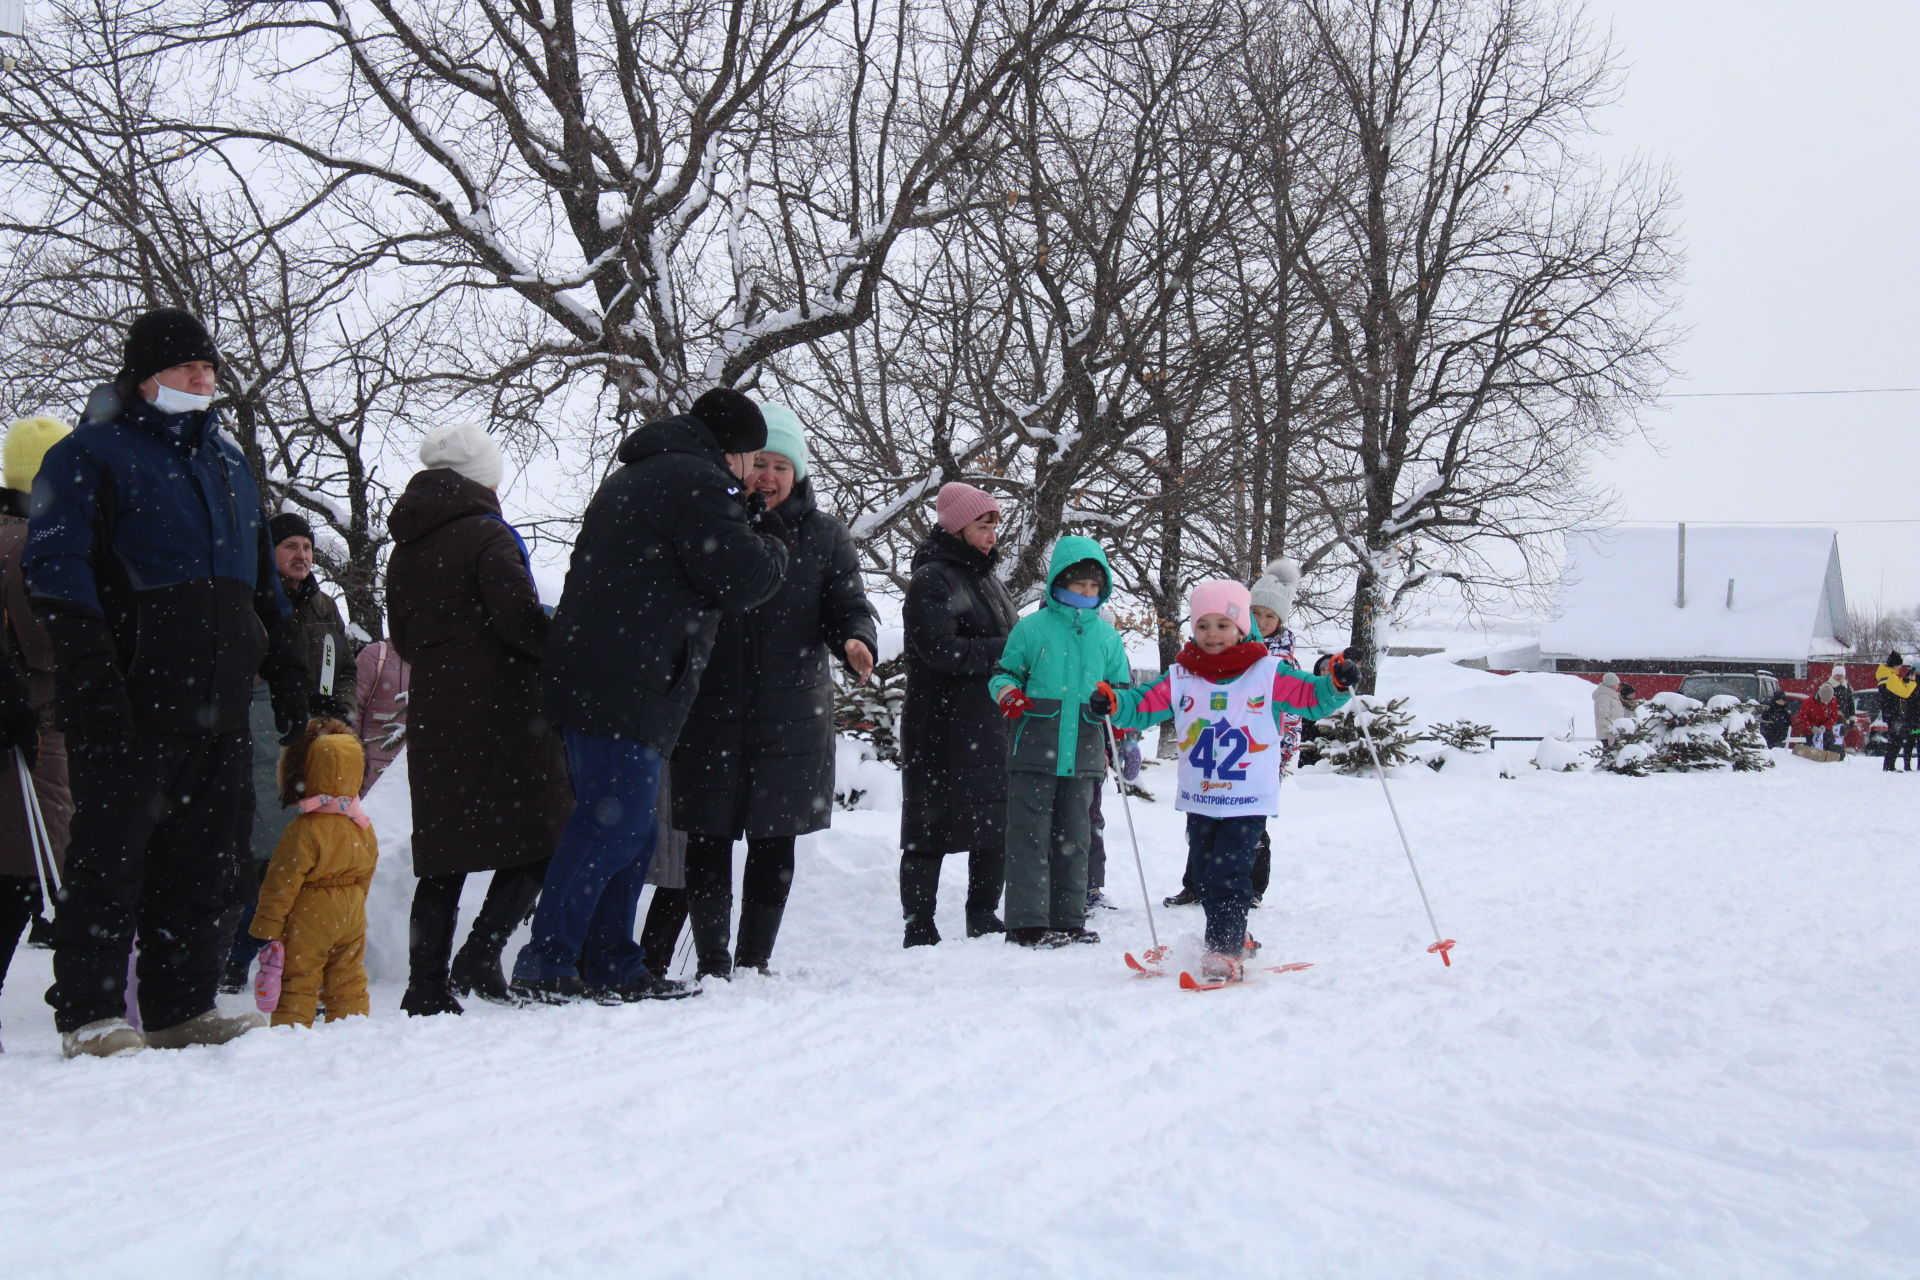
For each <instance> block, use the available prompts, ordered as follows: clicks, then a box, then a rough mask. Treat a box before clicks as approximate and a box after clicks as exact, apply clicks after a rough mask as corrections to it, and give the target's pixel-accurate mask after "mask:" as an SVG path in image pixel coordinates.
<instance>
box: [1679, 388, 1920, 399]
mask: <svg viewBox="0 0 1920 1280" xmlns="http://www.w3.org/2000/svg"><path fill="white" fill-rule="evenodd" d="M1916 391H1920V387H1845V388H1842V389H1840V390H1837V391H1672V392H1668V393H1667V394H1666V395H1662V396H1656V397H1654V398H1655V399H1657V400H1718V399H1722V398H1725V397H1727V396H1893V395H1906V394H1910V393H1913V392H1916Z"/></svg>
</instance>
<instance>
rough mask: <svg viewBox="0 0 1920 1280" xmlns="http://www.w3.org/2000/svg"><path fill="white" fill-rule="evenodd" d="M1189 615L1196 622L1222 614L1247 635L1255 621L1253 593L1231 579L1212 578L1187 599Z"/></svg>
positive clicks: (1242, 633) (1195, 589) (1196, 588)
mask: <svg viewBox="0 0 1920 1280" xmlns="http://www.w3.org/2000/svg"><path fill="white" fill-rule="evenodd" d="M1187 613H1188V616H1189V617H1191V618H1192V619H1193V620H1194V621H1195V622H1198V621H1199V620H1200V619H1202V618H1204V617H1206V616H1207V615H1208V614H1210V613H1217V614H1220V615H1221V616H1223V617H1225V618H1226V619H1227V621H1229V622H1231V623H1233V624H1234V625H1235V626H1237V627H1239V628H1240V634H1241V635H1246V634H1247V632H1248V630H1249V628H1250V626H1251V623H1252V619H1253V593H1252V592H1250V591H1248V590H1247V589H1246V588H1245V587H1243V586H1241V585H1240V584H1239V583H1237V582H1235V581H1234V580H1233V579H1231V578H1210V579H1208V580H1207V581H1205V582H1203V583H1201V584H1200V585H1199V586H1197V587H1195V588H1194V589H1193V594H1192V595H1190V596H1188V597H1187Z"/></svg>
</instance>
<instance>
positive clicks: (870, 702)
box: [833, 654, 907, 765]
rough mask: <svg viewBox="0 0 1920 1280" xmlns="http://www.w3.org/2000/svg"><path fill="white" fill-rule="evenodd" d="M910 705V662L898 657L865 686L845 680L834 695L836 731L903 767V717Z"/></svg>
mask: <svg viewBox="0 0 1920 1280" xmlns="http://www.w3.org/2000/svg"><path fill="white" fill-rule="evenodd" d="M906 705H907V658H906V655H905V654H896V655H894V656H893V657H891V658H888V659H887V660H886V661H885V662H882V663H879V664H877V665H876V666H875V667H874V669H873V678H872V679H870V680H868V681H867V683H865V684H859V683H857V682H855V681H852V680H842V681H840V683H839V687H838V688H837V689H836V690H835V691H834V698H833V727H834V729H835V731H836V732H839V733H842V734H845V735H846V736H847V737H849V738H857V739H858V740H860V741H861V742H864V743H867V744H868V745H869V746H871V747H872V748H873V754H874V755H875V757H877V758H878V759H881V760H884V761H886V762H887V763H888V764H892V765H897V764H899V763H900V714H901V711H902V710H903V709H904V708H905V707H906Z"/></svg>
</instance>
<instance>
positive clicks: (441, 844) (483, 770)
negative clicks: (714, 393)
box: [387, 426, 573, 1014]
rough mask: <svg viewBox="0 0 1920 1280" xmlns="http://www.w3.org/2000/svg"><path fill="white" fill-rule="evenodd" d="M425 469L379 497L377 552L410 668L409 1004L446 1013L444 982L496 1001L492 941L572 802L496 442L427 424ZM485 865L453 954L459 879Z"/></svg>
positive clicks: (507, 932)
mask: <svg viewBox="0 0 1920 1280" xmlns="http://www.w3.org/2000/svg"><path fill="white" fill-rule="evenodd" d="M420 461H421V462H422V463H423V464H424V465H425V466H426V467H427V470H424V471H421V472H419V473H417V474H416V475H415V476H414V477H413V479H412V480H411V481H410V482H409V483H408V485H407V491H406V492H405V493H404V494H402V495H401V497H400V500H399V501H398V502H397V503H395V504H394V507H393V514H392V515H391V516H390V517H389V518H388V521H387V524H388V528H389V530H390V531H391V532H392V534H393V538H394V542H395V544H396V545H395V547H394V551H393V557H392V559H391V560H390V561H389V562H388V565H387V616H388V620H389V622H390V624H391V626H392V630H393V643H394V648H395V649H397V650H398V651H399V654H400V656H401V657H402V658H404V659H405V660H406V661H407V662H408V663H410V664H411V665H412V669H413V671H412V681H413V682H412V687H411V692H410V693H409V695H408V711H407V757H408V766H407V768H408V778H409V782H410V784H411V786H412V790H413V869H414V874H416V875H417V876H419V877H420V883H419V886H418V888H417V889H416V890H415V892H414V898H413V916H412V922H411V929H410V946H409V950H408V977H407V992H406V995H405V997H404V998H403V999H402V1001H401V1007H402V1008H403V1009H405V1010H406V1011H407V1012H408V1013H410V1014H430V1013H458V1012H460V1005H459V1002H458V1001H456V1000H455V999H454V993H455V991H456V990H457V991H459V992H462V993H465V992H469V991H470V992H472V993H473V994H475V995H478V996H479V997H481V998H482V999H486V1000H494V1001H498V1002H506V1001H507V999H508V996H507V986H506V980H505V978H504V977H503V975H502V974H501V972H500V951H501V948H502V947H503V946H505V945H506V941H507V939H508V937H509V936H511V935H512V933H513V931H514V930H515V929H517V928H518V927H519V926H520V924H521V922H522V921H524V920H525V919H526V918H527V915H528V913H529V912H531V911H532V909H533V904H534V899H535V898H536V897H538V896H539V893H540V882H541V879H542V877H543V876H545V874H546V868H547V859H548V858H549V857H550V856H551V855H552V853H553V848H554V844H555V842H556V841H557V840H558V839H559V836H560V828H561V826H562V825H563V824H564V823H565V822H566V819H567V814H568V812H569V811H570V810H571V809H572V807H573V796H572V792H571V791H570V789H569V788H568V785H567V775H566V763H565V758H564V756H563V754H562V751H561V745H560V738H559V735H558V734H557V733H556V732H555V731H554V730H553V729H552V728H551V727H549V726H548V725H547V723H546V722H545V721H544V720H543V719H542V717H541V713H540V654H541V649H542V647H543V646H544V644H545V643H546V638H547V627H548V619H547V615H546V613H545V612H544V611H543V610H542V609H541V607H540V598H539V595H538V593H537V592H536V590H535V588H534V584H533V575H532V573H531V572H530V571H529V568H528V562H527V557H526V551H525V549H524V544H523V543H522V542H521V540H520V535H519V534H518V533H516V532H515V531H514V529H513V527H512V526H511V525H509V524H507V522H506V521H505V520H503V519H502V518H501V516H500V500H499V498H498V497H497V496H496V495H495V493H494V489H495V487H496V486H498V484H499V483H500V469H501V462H500V450H499V446H497V445H495V444H494V443H493V441H492V439H491V438H489V437H488V436H487V435H486V433H485V432H483V431H481V430H480V429H479V428H477V427H464V426H455V427H438V428H435V429H434V430H433V431H431V432H429V433H428V434H427V439H426V442H425V443H424V444H423V445H421V447H420ZM479 871H492V872H495V875H494V877H493V882H492V884H491V885H490V886H489V887H488V889H487V898H486V902H485V904H484V905H483V906H482V907H481V908H480V914H479V916H478V917H477V918H476V919H475V920H474V924H473V932H472V934H470V935H469V936H468V938H467V942H466V945H464V946H463V947H462V948H461V949H460V954H459V955H458V956H457V957H454V958H453V960H452V967H451V972H450V971H449V966H448V953H449V952H451V951H452V950H453V938H454V932H455V927H456V925H457V924H458V919H459V909H460V889H461V886H462V885H463V884H464V883H465V880H466V877H467V876H468V875H469V874H471V873H473V872H479Z"/></svg>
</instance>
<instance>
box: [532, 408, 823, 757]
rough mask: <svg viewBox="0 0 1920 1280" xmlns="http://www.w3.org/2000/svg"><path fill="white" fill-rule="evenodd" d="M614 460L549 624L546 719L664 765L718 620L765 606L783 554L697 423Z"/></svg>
mask: <svg viewBox="0 0 1920 1280" xmlns="http://www.w3.org/2000/svg"><path fill="white" fill-rule="evenodd" d="M619 458H620V461H621V462H622V463H623V464H625V465H623V466H621V467H620V468H619V469H618V470H616V471H615V472H614V473H613V474H612V475H610V476H608V477H607V478H606V479H605V480H604V481H603V482H601V485H600V489H599V491H598V492H597V493H595V494H594V495H593V501H592V502H591V503H590V504H588V506H587V515H586V519H585V520H584V521H583V522H582V523H581V526H580V538H579V540H578V541H577V542H575V543H574V546H573V559H572V561H571V562H570V563H569V565H568V568H567V585H566V588H565V589H564V590H563V591H562V592H561V594H560V608H559V610H558V611H557V612H556V613H555V614H554V617H553V633H552V634H551V635H550V636H549V637H548V639H547V649H546V666H545V680H544V694H545V699H546V708H547V715H548V717H549V718H550V719H551V720H552V721H553V722H554V723H555V724H558V725H562V726H564V727H566V728H568V729H576V730H578V731H580V732H582V733H592V734H598V735H600V736H601V737H608V738H631V739H635V740H638V741H640V742H644V743H646V744H647V745H648V746H650V747H652V748H653V749H654V750H655V751H658V752H660V753H661V754H662V755H671V754H672V753H673V746H674V743H675V742H676V741H677V740H678V739H679V737H680V727H681V725H682V724H683V723H684V722H685V721H686V718H687V712H688V710H689V709H690V708H691V707H692V706H693V698H694V694H695V693H697V692H698V691H699V688H700V676H701V673H702V672H704V671H705V670H706V667H707V656H708V654H709V653H711V652H712V650H713V637H714V633H715V632H716V631H717V630H718V629H719V627H720V615H721V613H722V612H723V611H726V610H740V609H751V608H753V607H754V606H755V605H757V604H760V603H762V602H763V601H765V600H766V599H767V598H768V597H770V596H772V595H773V593H774V591H775V590H777V589H778V588H779V586H780V579H781V577H782V575H784V574H785V573H786V568H787V549H786V547H785V545H784V544H782V543H781V541H780V540H779V539H778V538H776V537H774V536H773V535H771V534H766V535H762V534H756V533H755V532H753V530H751V529H749V528H748V527H747V511H746V507H745V505H744V504H743V503H742V502H741V493H742V489H741V485H740V482H739V481H738V480H736V479H735V478H734V476H733V473H732V472H730V471H728V470H727V458H726V455H725V454H724V453H722V452H721V451H720V447H719V445H717V444H715V443H714V439H713V433H712V432H711V431H709V430H708V429H707V428H706V426H705V424H703V423H701V422H700V421H699V420H698V419H695V418H690V417H678V418H665V419H662V420H661V421H659V422H650V423H648V424H647V425H646V426H644V427H641V428H640V429H639V430H638V431H635V432H634V433H633V434H632V435H630V436H628V437H627V438H626V440H625V441H623V442H622V443H621V445H620V453H619Z"/></svg>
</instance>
